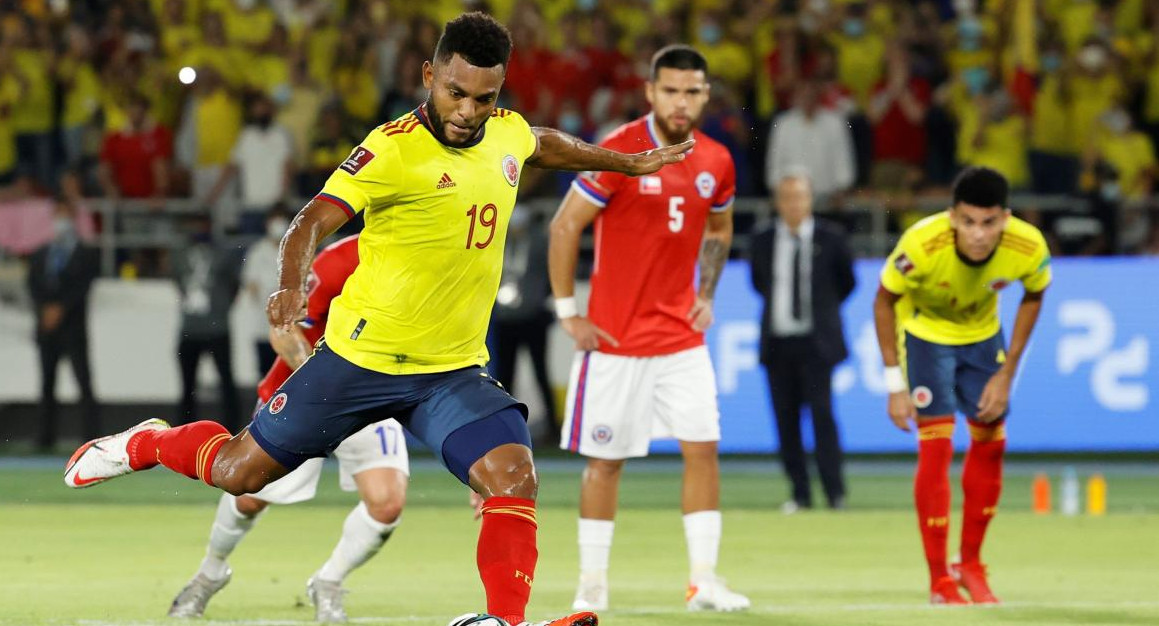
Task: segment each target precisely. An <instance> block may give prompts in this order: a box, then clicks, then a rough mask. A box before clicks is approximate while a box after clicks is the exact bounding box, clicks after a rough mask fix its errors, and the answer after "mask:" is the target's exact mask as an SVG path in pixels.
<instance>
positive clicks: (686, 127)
mask: <svg viewBox="0 0 1159 626" xmlns="http://www.w3.org/2000/svg"><path fill="white" fill-rule="evenodd" d="M652 119H653V120H655V122H656V126H657V127H658V128H659V130H660V133H661V134H662V135H664V138H665V139H667V140H668V141H670V142H672V143H680V142H681V141H684V140H686V139H688V138H689V137H690V136H691V135H692V130H693V129H694V128H696V120H695V119H693V118H692V117H688V116H686V117H685V118H684V119H686V120H687V122H686V123H684V124H680V125H679V127H674V126H676V125H674V124H672V123H670V122H669V121H668V118H666V117H660V116H659V115H656V116H653V118H652ZM680 128H682V129H683V130H680Z"/></svg>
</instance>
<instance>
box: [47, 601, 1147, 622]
mask: <svg viewBox="0 0 1159 626" xmlns="http://www.w3.org/2000/svg"><path fill="white" fill-rule="evenodd" d="M1021 609H1090V610H1114V609H1123V610H1127V609H1159V601H1141V602H1006V603H1003V604H1001V605H998V606H987V607H936V606H930V605H926V604H917V603H880V604H820V605H818V604H785V605H764V606H756V607H753V608H752V609H751V610H749V611H748V613H754V614H758V615H782V614H792V613H812V614H817V613H854V612H864V611H876V612H886V611H905V612H918V611H979V610H981V611H1018V610H1021ZM605 613H606V615H607V616H608V617H609V618H612V617H615V616H617V615H625V616H627V615H676V614H683V611H676V610H673V607H671V606H656V607H636V608H632V609H623V610H609V611H606V612H605ZM451 617H454V616H448V615H443V614H438V615H435V614H429V615H392V616H381V617H352V618H351V619H350V623H352V624H380V623H385V624H407V623H414V622H431V621H435V622H438V621H441V620H443V619H447V620H449V619H450V618H451ZM52 623H57V624H62V623H74V624H78V625H80V626H173V623H174V620H169V619H166V620H146V621H140V620H138V621H115V622H111V621H106V620H88V619H82V620H76V621H75V622H64V621H53V622H52ZM314 623H315V622H314V620H312V619H306V618H303V619H239V620H212V619H211V620H197V626H300V625H302V624H314Z"/></svg>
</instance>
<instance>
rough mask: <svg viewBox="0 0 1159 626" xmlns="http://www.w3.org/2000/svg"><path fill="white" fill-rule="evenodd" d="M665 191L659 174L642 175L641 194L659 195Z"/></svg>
mask: <svg viewBox="0 0 1159 626" xmlns="http://www.w3.org/2000/svg"><path fill="white" fill-rule="evenodd" d="M661 193H663V185H662V183H661V179H660V177H659V176H641V177H640V195H641V196H658V195H660V194H661Z"/></svg>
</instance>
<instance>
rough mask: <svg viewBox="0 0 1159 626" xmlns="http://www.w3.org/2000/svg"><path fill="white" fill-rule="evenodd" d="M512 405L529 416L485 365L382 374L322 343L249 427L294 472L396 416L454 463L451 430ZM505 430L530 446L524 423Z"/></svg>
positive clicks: (522, 414)
mask: <svg viewBox="0 0 1159 626" xmlns="http://www.w3.org/2000/svg"><path fill="white" fill-rule="evenodd" d="M509 408H510V409H513V410H516V411H518V413H517V415H521V416H522V417H523V418H524V420H525V419H526V417H527V407H526V406H524V405H523V404H522V403H520V402H519V401H518V400H516V399H515V398H513V397H512V396H511V394H509V393H507V391H506V390H505V389H503V386H502V385H500V384H499V382H498V381H496V380H495V379H494V378H491V376H490V375H489V374H488V373H487V370H486V369H484V368H482V367H477V366H476V367H467V368H463V369H458V370H454V371H450V372H439V373H435V374H402V375H392V374H383V373H381V372H376V371H374V370H369V369H366V368H363V367H360V366H358V365H355V364H353V363H351V362H350V361H347V360H346V359H344V358H342V357H341V356H339V355H337V354H335V353H334V351H333V350H331V349H330V348H329V346H327V345H326V343H325V342H320V343H319V345H318V347H317V349H316V350H315V351H314V354H313V355H311V357H310V358H309V359H307V360H306V362H305V363H303V364H302V366H301V367H300V368H298V370H297V371H295V372H294V374H293V375H291V376H290V377H289V378H288V379H286V382H284V383H282V386H281V387H279V388H278V391H277V392H276V393H275V394H274V395H273V397H271V398H270V401H269V402H267V403H266V404H264V405H263V406H262V407H261V408H260V409H258V411H257V413H256V414H255V415H254V419H253V422H252V423H251V424H250V427H249V430H250V434H251V435H252V436H253V438H254V441H256V442H257V444H258V445H259V446H261V448H262V449H263V450H265V451H266V453H267V454H269V455H270V456H271V457H273V459H274V460H275V461H277V462H278V463H280V464H281V465H283V466H284V467H286V468H287V469H290V470H293V469H294V468H296V467H298V466H299V465H301V464H302V463H303V462H305V461H306V460H307V459H310V458H314V457H321V456H328V455H329V454H330V453H331V452H333V451H334V449H335V448H337V447H338V444H340V443H342V440H343V439H346V438H347V437H349V436H350V435H352V434H354V433H356V432H358V431H359V430H360V429H362V428H363V427H365V426H366V425H367V424H372V423H374V422H377V421H380V420H383V419H386V418H388V417H393V418H395V419H396V420H398V421H399V423H401V424H402V425H403V427H405V428H406V429H407V430H408V431H409V432H410V433H411V434H412V435H414V436H415V438H417V439H418V440H419V441H422V442H423V443H424V444H426V445H427V446H428V447H429V448H430V449H431V450H432V451H434V452H435V454H436V456H437V457H438V458H439V459H440V460H441V461H442V462H443V464H444V465H448V466H449V467H453V466H454V465H455V464H454V463H451V464H448V459H447V458H446V457H445V452H446V451H445V450H444V444H445V443H446V441H447V439H448V438H449V437H450V436H451V434H452V433H454V432H455V431H457V430H459V429H461V428H463V427H465V426H468V425H470V424H473V423H475V422H478V421H480V420H484V419H486V418H488V417H491V416H492V415H494V414H496V413H498V412H500V411H503V410H504V409H509ZM509 413H510V411H507V412H504V415H506V414H509ZM506 430H507V431H509V433H513V434H508V435H507V438H510V439H511V440H512V441H511V443H529V441H530V438H529V436H528V435H527V424H526V422H525V421H520V423H519V424H517V425H514V426H513V427H511V426H509V427H508V428H507V429H506ZM520 431H521V432H520ZM496 443H503V442H496ZM452 461H453V459H452ZM459 474H460V472H456V476H458V477H459V478H460V480H464V478H465V475H463V476H460V475H459ZM464 482H465V480H464Z"/></svg>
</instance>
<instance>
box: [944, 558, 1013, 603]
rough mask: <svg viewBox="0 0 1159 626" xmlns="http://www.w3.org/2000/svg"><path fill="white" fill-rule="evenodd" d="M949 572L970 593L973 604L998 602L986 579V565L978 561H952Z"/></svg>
mask: <svg viewBox="0 0 1159 626" xmlns="http://www.w3.org/2000/svg"><path fill="white" fill-rule="evenodd" d="M950 574H951V575H952V576H953V577H954V579H955V580H957V581H958V584H960V585H962V587H964V588H965V589H966V591H967V592H968V593H969V594H970V599H971V600H973V601H974V604H999V603H1000V602H1001V600H999V599H998V598H997V597H996V596H995V595H994V592H993V591H990V583H989V581H987V580H986V566H985V565H983V564H982V563H981V562H980V561H974V562H972V563H954V564H952V565H950Z"/></svg>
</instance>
